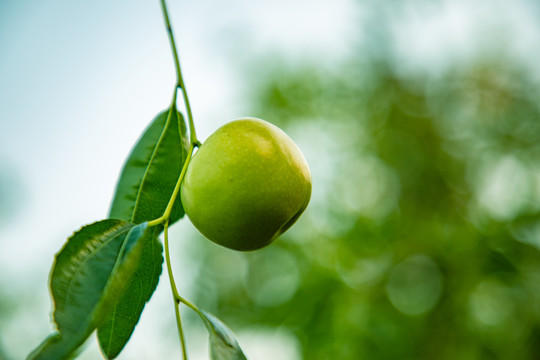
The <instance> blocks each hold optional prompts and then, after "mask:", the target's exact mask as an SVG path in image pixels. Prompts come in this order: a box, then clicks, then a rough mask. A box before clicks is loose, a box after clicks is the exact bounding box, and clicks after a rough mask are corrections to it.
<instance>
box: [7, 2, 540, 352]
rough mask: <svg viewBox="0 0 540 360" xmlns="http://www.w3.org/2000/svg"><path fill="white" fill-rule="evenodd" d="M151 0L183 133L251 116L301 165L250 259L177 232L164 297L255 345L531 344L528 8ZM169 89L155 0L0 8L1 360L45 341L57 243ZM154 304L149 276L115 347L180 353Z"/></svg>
mask: <svg viewBox="0 0 540 360" xmlns="http://www.w3.org/2000/svg"><path fill="white" fill-rule="evenodd" d="M169 6H170V15H171V18H172V23H173V27H174V30H175V33H176V35H177V41H178V46H179V50H180V54H181V61H182V67H183V70H184V73H185V81H186V84H187V87H188V92H189V94H190V98H191V101H192V107H193V110H194V114H195V119H196V126H197V130H198V135H199V138H201V139H205V138H206V137H207V136H208V135H209V134H210V133H212V131H213V130H214V129H216V128H217V127H218V126H220V125H222V124H224V123H226V122H228V121H230V120H232V119H234V118H237V117H241V116H247V115H250V116H257V117H261V118H264V119H266V120H268V121H270V122H272V123H274V124H276V125H279V126H281V127H282V128H284V129H285V130H286V131H287V132H288V133H289V134H290V135H291V137H292V138H293V139H294V140H295V141H296V142H297V143H298V144H299V146H300V147H301V148H302V150H303V151H304V153H305V156H306V158H307V160H308V162H309V163H310V166H311V170H312V175H313V184H314V188H313V197H312V201H311V204H310V207H309V208H308V209H307V211H306V213H305V215H304V216H303V217H302V218H301V219H300V221H299V222H298V224H297V225H295V226H294V227H293V228H292V229H291V230H290V231H289V232H288V233H287V234H285V235H284V236H283V237H282V238H280V239H278V240H277V241H276V242H275V243H274V244H272V245H271V246H269V247H267V248H265V249H263V250H260V251H257V252H253V253H237V252H234V251H230V250H227V249H223V248H220V247H218V246H217V245H214V244H212V243H210V242H208V241H206V240H204V239H203V238H202V237H201V236H200V235H199V234H198V233H197V231H196V230H195V229H194V228H193V227H192V226H191V224H190V223H189V221H188V220H185V221H181V222H180V223H179V224H178V225H175V226H174V227H173V228H172V229H171V246H172V249H171V250H172V252H173V253H174V254H175V256H174V259H173V262H174V264H173V267H174V269H175V273H176V277H177V282H178V283H179V284H178V285H179V288H180V291H181V293H182V294H183V295H184V296H185V297H186V298H189V299H191V300H192V301H193V302H195V303H197V304H198V305H199V306H200V307H201V308H204V309H207V310H209V311H211V312H213V313H215V314H216V315H217V316H218V317H220V318H221V319H223V320H224V321H225V322H226V323H227V324H228V325H229V326H230V327H231V328H232V329H233V330H234V331H235V332H236V334H237V335H238V338H239V340H240V344H241V345H242V347H243V348H244V350H245V352H246V354H247V355H248V357H249V358H250V359H252V360H266V359H283V360H300V359H310V360H311V359H314V360H317V359H321V360H322V359H363V358H369V359H471V360H472V359H537V358H538V357H539V356H540V355H539V354H540V67H539V66H538V64H539V63H540V5H539V3H538V2H537V1H534V0H530V1H528V0H492V1H487V0H480V1H474V2H472V1H466V0H454V1H451V0H417V1H413V0H402V1H397V0H396V1H387V2H382V1H375V0H314V1H313V0H312V1H307V0H298V1H294V2H292V1H285V0H277V1H261V0H253V1H247V0H231V1H227V2H221V1H216V0H202V1H197V2H194V1H177V0H174V1H173V0H170V1H169ZM174 81H175V75H174V66H173V62H172V58H171V54H170V49H169V45H168V40H167V36H166V32H165V30H164V27H163V21H162V15H161V12H160V7H159V1H157V0H156V1H142V0H130V1H127V0H118V1H114V2H110V1H105V0H95V1H77V2H74V1H67V0H50V1H47V2H42V1H36V0H23V1H9V0H0V359H10V360H11V359H22V358H24V357H25V356H26V355H27V354H28V353H29V351H30V350H31V349H33V348H34V347H35V346H36V345H37V344H38V343H39V342H40V341H41V340H42V339H43V338H45V336H47V335H48V334H49V333H50V332H51V331H52V327H51V323H50V312H51V301H50V296H49V293H48V287H47V281H48V275H49V269H50V266H51V264H52V260H53V256H54V254H55V253H56V252H57V251H58V250H59V249H60V248H61V246H62V244H63V243H64V241H65V239H66V237H67V236H69V235H70V234H71V233H72V232H73V231H74V230H76V229H78V228H79V227H80V226H81V225H83V224H87V223H90V222H93V221H94V220H98V219H103V218H105V217H106V216H107V212H108V206H109V202H110V199H111V197H112V195H113V191H114V187H115V184H116V179H117V177H118V174H119V171H120V169H121V167H122V164H123V161H124V159H125V157H126V156H127V155H128V153H129V150H130V148H131V146H132V145H133V143H134V142H135V141H136V139H137V137H138V136H139V134H140V133H141V132H142V131H143V129H144V128H145V126H146V125H147V124H148V123H149V121H150V120H151V119H152V117H153V116H154V115H155V114H157V113H158V112H159V111H160V110H162V109H164V108H166V107H167V106H168V104H169V101H170V96H171V92H172V89H173V86H174ZM172 306H173V305H172V301H171V295H170V289H169V288H168V279H167V277H166V274H163V275H162V278H161V280H160V284H159V286H158V289H157V291H156V293H155V294H154V297H153V298H152V300H151V301H150V303H149V304H148V305H147V307H146V310H145V312H144V313H143V316H142V318H141V321H140V323H139V325H138V327H137V329H136V331H135V333H134V335H133V337H132V339H131V341H130V342H129V343H128V345H127V347H126V348H125V350H124V352H123V353H122V354H121V356H120V357H119V359H173V358H179V357H180V350H179V349H180V348H179V343H178V339H177V333H176V325H175V322H174V311H173V307H172ZM183 315H184V318H185V320H186V324H185V327H186V332H187V339H188V343H189V353H190V355H191V358H193V359H206V358H208V354H207V340H206V336H207V335H206V334H205V330H204V328H203V326H202V324H200V322H199V321H198V319H197V318H196V317H195V316H194V314H192V313H190V312H189V311H187V310H186V311H184V312H183ZM80 358H81V359H98V358H100V354H99V350H98V348H97V344H96V342H95V340H94V339H93V338H92V339H91V340H90V341H89V343H88V345H87V347H86V349H85V350H84V351H83V352H82V354H81V356H80Z"/></svg>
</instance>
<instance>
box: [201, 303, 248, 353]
mask: <svg viewBox="0 0 540 360" xmlns="http://www.w3.org/2000/svg"><path fill="white" fill-rule="evenodd" d="M199 314H200V315H201V317H202V318H203V320H204V322H205V324H206V328H207V329H208V333H209V334H210V358H211V359H212V360H247V358H246V356H245V355H244V353H243V352H242V349H241V348H240V345H239V344H238V341H237V340H236V336H235V335H234V333H233V332H232V330H231V329H229V327H227V325H225V324H224V323H223V322H222V321H221V320H219V319H218V318H217V317H215V316H214V315H212V314H210V313H208V312H206V311H201V312H200V313H199Z"/></svg>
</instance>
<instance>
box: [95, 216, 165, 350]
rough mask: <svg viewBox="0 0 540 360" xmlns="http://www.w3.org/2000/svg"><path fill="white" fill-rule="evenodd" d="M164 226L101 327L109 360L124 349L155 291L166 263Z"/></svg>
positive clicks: (158, 228) (102, 343)
mask: <svg viewBox="0 0 540 360" xmlns="http://www.w3.org/2000/svg"><path fill="white" fill-rule="evenodd" d="M161 229H162V227H161V226H156V227H154V228H152V229H149V230H148V231H149V232H150V231H152V232H153V239H152V241H148V242H147V243H146V244H145V246H146V248H145V249H144V251H143V254H142V256H141V258H140V259H139V263H138V266H137V269H136V272H135V274H134V276H133V277H132V279H131V281H130V282H129V284H128V286H127V289H126V291H125V293H124V294H123V296H122V297H121V298H120V300H119V301H118V302H117V304H116V306H115V308H114V309H113V311H112V312H110V314H109V316H108V317H107V319H106V320H105V322H104V323H103V324H102V325H101V326H100V327H99V328H98V339H99V344H100V347H101V350H102V351H103V353H104V355H105V356H107V358H109V359H113V358H115V357H116V356H118V354H119V353H120V351H121V350H122V349H123V348H124V346H125V345H126V343H127V341H128V340H129V338H130V337H131V334H132V333H133V330H134V328H135V325H137V322H138V321H139V318H140V316H141V313H142V311H143V309H144V305H145V304H146V302H147V301H148V300H150V297H151V296H152V293H153V292H154V290H155V288H156V286H157V283H158V279H159V276H160V275H161V268H162V263H163V255H162V253H163V247H162V245H161V243H160V242H159V241H158V240H157V235H158V234H159V233H160V232H161Z"/></svg>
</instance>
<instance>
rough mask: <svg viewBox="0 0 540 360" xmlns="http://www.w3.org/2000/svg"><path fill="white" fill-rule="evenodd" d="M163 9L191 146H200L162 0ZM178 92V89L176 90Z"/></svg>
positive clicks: (165, 7) (163, 0) (162, 0)
mask: <svg viewBox="0 0 540 360" xmlns="http://www.w3.org/2000/svg"><path fill="white" fill-rule="evenodd" d="M161 9H162V11H163V17H164V18H165V25H166V27H167V32H168V34H169V41H170V43H171V49H172V53H173V57H174V65H175V68H176V88H177V89H178V88H180V89H182V96H183V97H184V104H185V105H186V111H187V116H188V121H189V140H190V143H191V144H195V146H199V145H200V142H199V140H197V133H196V131H195V123H194V122H193V114H192V113H191V106H190V104H189V98H188V95H187V90H186V85H185V84H184V78H183V77H182V70H181V68H180V59H179V56H178V51H177V50H176V43H175V41H174V35H173V32H172V27H171V23H170V21H169V14H168V12H167V5H166V4H165V0H161ZM175 91H176V89H175Z"/></svg>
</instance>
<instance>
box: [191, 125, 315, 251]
mask: <svg viewBox="0 0 540 360" xmlns="http://www.w3.org/2000/svg"><path fill="white" fill-rule="evenodd" d="M310 197H311V174H310V171H309V167H308V164H307V162H306V160H305V158H304V156H303V155H302V152H301V151H300V149H299V148H298V146H297V145H296V144H295V143H294V142H293V141H292V139H291V138H290V137H289V136H288V135H287V134H285V132H283V131H282V130H281V129H280V128H278V127H277V126H275V125H272V124H270V123H268V122H266V121H264V120H260V119H256V118H242V119H238V120H235V121H232V122H230V123H228V124H226V125H224V126H222V127H221V128H219V129H218V130H217V131H216V132H215V133H213V134H212V135H211V136H210V137H209V138H208V139H207V140H206V141H205V142H204V143H203V144H202V145H201V146H200V148H199V149H198V151H197V152H196V153H195V155H194V156H193V159H192V160H191V162H190V163H189V165H188V168H187V171H186V176H185V178H184V181H183V183H182V188H181V199H182V204H183V206H184V209H185V212H186V214H187V215H188V217H189V218H190V220H191V222H192V223H193V225H194V226H195V227H196V228H197V229H198V230H199V231H200V232H201V233H202V234H203V235H204V236H205V237H206V238H208V239H210V240H212V241H213V242H215V243H217V244H219V245H222V246H224V247H227V248H230V249H234V250H241V251H248V250H256V249H260V248H262V247H264V246H266V245H268V244H270V243H271V242H272V241H273V240H274V239H275V238H277V237H278V236H279V235H281V234H283V233H284V232H285V231H286V230H287V229H289V228H290V227H291V226H292V225H293V224H294V223H295V222H296V220H298V218H299V217H300V215H301V214H302V212H303V211H304V210H305V209H306V207H307V205H308V203H309V199H310Z"/></svg>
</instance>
